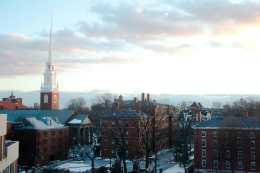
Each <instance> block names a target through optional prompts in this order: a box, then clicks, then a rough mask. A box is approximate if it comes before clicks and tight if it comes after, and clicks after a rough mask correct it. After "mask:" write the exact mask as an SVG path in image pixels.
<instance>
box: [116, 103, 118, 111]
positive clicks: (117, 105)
mask: <svg viewBox="0 0 260 173" xmlns="http://www.w3.org/2000/svg"><path fill="white" fill-rule="evenodd" d="M118 110H119V103H115V111H118Z"/></svg>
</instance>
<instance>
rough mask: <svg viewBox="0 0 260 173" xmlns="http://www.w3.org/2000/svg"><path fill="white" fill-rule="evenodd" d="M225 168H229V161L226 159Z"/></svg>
mask: <svg viewBox="0 0 260 173" xmlns="http://www.w3.org/2000/svg"><path fill="white" fill-rule="evenodd" d="M226 168H227V169H229V168H230V163H229V161H226Z"/></svg>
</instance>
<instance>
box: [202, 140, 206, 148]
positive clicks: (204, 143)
mask: <svg viewBox="0 0 260 173" xmlns="http://www.w3.org/2000/svg"><path fill="white" fill-rule="evenodd" d="M202 147H206V140H205V139H202Z"/></svg>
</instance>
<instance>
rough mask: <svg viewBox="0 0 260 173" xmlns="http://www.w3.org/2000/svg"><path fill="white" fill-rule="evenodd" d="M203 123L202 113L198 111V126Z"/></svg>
mask: <svg viewBox="0 0 260 173" xmlns="http://www.w3.org/2000/svg"><path fill="white" fill-rule="evenodd" d="M199 123H201V112H200V111H198V124H199Z"/></svg>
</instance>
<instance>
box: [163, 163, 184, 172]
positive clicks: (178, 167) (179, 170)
mask: <svg viewBox="0 0 260 173" xmlns="http://www.w3.org/2000/svg"><path fill="white" fill-rule="evenodd" d="M173 172H176V173H183V172H185V171H184V168H181V167H180V165H179V164H177V165H174V166H173V167H171V168H169V169H166V170H165V171H163V173H173Z"/></svg>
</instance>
